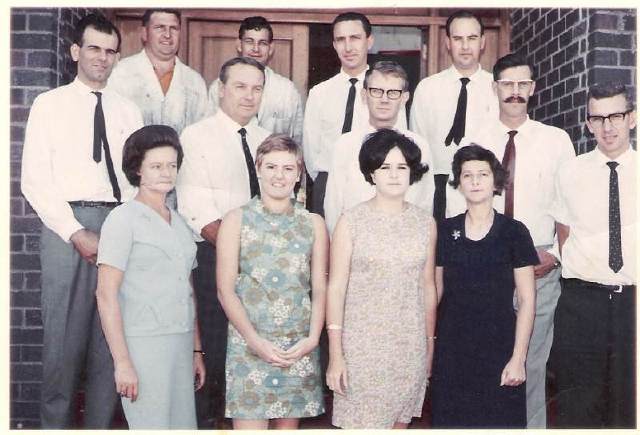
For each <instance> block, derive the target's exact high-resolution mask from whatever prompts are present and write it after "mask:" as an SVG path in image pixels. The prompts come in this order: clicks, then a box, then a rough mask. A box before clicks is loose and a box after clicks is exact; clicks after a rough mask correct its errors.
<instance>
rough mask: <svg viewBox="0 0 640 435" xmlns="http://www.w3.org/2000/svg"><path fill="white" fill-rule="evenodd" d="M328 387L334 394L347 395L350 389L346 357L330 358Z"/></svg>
mask: <svg viewBox="0 0 640 435" xmlns="http://www.w3.org/2000/svg"><path fill="white" fill-rule="evenodd" d="M327 386H328V387H329V389H330V390H332V391H333V392H334V393H338V394H340V395H345V394H346V392H347V388H348V387H349V384H348V381H347V365H346V363H345V361H344V357H343V356H342V355H340V356H339V357H333V356H330V357H329V367H327Z"/></svg>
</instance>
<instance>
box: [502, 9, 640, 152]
mask: <svg viewBox="0 0 640 435" xmlns="http://www.w3.org/2000/svg"><path fill="white" fill-rule="evenodd" d="M511 23H512V33H511V50H512V51H519V52H522V53H524V54H526V55H527V56H528V57H529V59H530V60H531V61H532V62H533V64H534V65H535V67H536V72H535V74H536V93H535V94H534V96H533V98H532V99H531V102H530V105H529V109H530V115H531V117H533V118H534V119H536V120H538V121H541V122H544V123H548V124H552V125H555V126H556V127H560V128H562V129H564V130H566V131H567V133H569V135H570V136H571V139H572V140H573V143H574V146H575V147H576V152H578V153H584V152H586V151H590V150H592V149H593V147H594V146H595V141H594V139H593V137H592V135H591V134H590V133H589V132H588V130H587V128H586V127H585V125H584V121H585V116H586V96H587V89H588V86H590V85H592V84H594V83H598V82H606V81H612V80H615V81H620V82H622V83H624V84H627V85H631V86H632V87H633V88H634V89H635V88H636V86H637V83H636V48H637V47H636V11H635V9H541V8H536V9H514V10H512V12H511ZM633 145H634V147H635V137H634V139H633Z"/></svg>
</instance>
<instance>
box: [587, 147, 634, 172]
mask: <svg viewBox="0 0 640 435" xmlns="http://www.w3.org/2000/svg"><path fill="white" fill-rule="evenodd" d="M593 159H594V161H595V162H596V164H597V165H598V166H605V165H606V164H607V163H608V162H618V164H619V165H620V166H622V167H624V166H627V165H629V164H631V163H632V162H633V160H634V159H635V154H634V151H633V148H631V146H629V148H627V150H626V151H625V152H624V153H622V154H620V155H619V156H618V157H617V158H616V159H613V160H612V159H610V158H609V157H607V156H606V155H605V154H604V153H603V152H602V151H600V148H598V146H597V145H596V147H595V149H594V150H593Z"/></svg>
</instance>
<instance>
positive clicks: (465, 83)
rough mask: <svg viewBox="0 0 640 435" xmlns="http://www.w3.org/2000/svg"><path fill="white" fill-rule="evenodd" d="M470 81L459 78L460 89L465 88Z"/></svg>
mask: <svg viewBox="0 0 640 435" xmlns="http://www.w3.org/2000/svg"><path fill="white" fill-rule="evenodd" d="M470 81H471V80H470V79H469V77H462V78H460V82H462V87H463V88H466V87H467V83H469V82H470Z"/></svg>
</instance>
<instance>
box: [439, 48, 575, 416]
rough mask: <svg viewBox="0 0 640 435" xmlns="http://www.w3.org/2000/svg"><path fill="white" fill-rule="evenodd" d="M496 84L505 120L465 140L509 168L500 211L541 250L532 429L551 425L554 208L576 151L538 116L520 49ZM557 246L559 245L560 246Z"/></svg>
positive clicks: (458, 198)
mask: <svg viewBox="0 0 640 435" xmlns="http://www.w3.org/2000/svg"><path fill="white" fill-rule="evenodd" d="M493 78H494V83H493V89H494V91H495V94H496V95H497V97H498V104H499V109H500V111H499V120H498V121H497V122H493V123H492V124H491V125H489V126H488V127H487V128H486V130H483V131H481V132H480V133H478V134H477V135H474V136H471V137H467V138H465V140H464V141H463V145H465V144H467V143H468V142H467V141H469V142H474V143H477V144H479V145H481V146H483V147H485V148H488V149H490V150H491V151H492V152H493V153H494V154H495V155H496V157H497V158H498V159H499V160H501V162H502V165H503V167H504V168H505V169H506V170H507V171H508V173H509V174H508V178H507V182H506V183H505V191H504V193H503V194H502V196H500V197H499V198H496V199H495V201H494V206H495V208H496V210H498V211H499V212H501V213H504V214H505V215H508V216H510V217H513V218H515V219H517V220H519V221H521V222H522V223H524V224H525V226H526V227H527V229H528V230H529V232H530V233H531V237H532V238H533V242H534V244H535V246H536V250H537V252H538V258H539V260H540V264H538V265H537V266H535V267H534V272H535V277H536V317H535V321H534V325H533V333H532V335H531V340H530V342H529V351H528V353H527V361H526V370H527V380H526V383H527V428H530V429H531V428H545V427H546V424H547V419H546V400H545V385H546V365H547V360H548V358H549V351H550V350H551V343H552V342H553V317H554V313H555V308H556V304H557V302H558V297H559V296H560V281H559V279H560V269H559V268H558V266H559V264H560V263H559V260H558V259H559V258H560V255H559V253H558V251H557V245H555V243H554V242H555V221H554V219H553V217H552V216H551V215H550V208H551V206H552V204H553V201H554V198H555V190H554V183H555V179H556V174H557V172H558V168H559V166H560V164H562V163H563V162H564V161H566V160H568V159H570V158H572V157H574V156H575V151H574V148H573V144H572V142H571V139H570V138H569V136H568V135H567V133H566V132H565V131H564V130H561V129H559V128H556V127H553V126H550V125H545V124H542V123H541V122H538V121H534V120H532V119H531V118H529V116H528V115H527V103H528V102H529V98H531V96H532V95H533V92H534V90H535V81H534V80H533V67H532V66H531V64H530V63H529V62H528V61H527V59H525V58H524V57H522V56H520V55H518V54H507V55H506V56H504V57H501V58H500V59H498V61H497V62H496V64H495V66H494V67H493ZM464 210H465V203H464V199H463V198H462V195H460V194H459V193H458V192H457V191H454V190H453V189H451V188H449V192H448V195H447V215H448V216H455V215H457V214H458V213H461V212H464ZM554 245H555V246H554Z"/></svg>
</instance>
